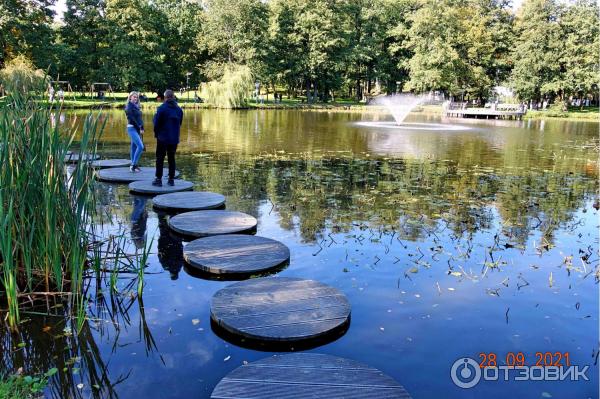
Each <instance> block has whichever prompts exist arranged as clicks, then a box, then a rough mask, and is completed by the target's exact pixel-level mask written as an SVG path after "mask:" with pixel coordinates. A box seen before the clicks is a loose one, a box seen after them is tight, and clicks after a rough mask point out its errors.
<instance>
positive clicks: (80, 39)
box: [58, 0, 111, 88]
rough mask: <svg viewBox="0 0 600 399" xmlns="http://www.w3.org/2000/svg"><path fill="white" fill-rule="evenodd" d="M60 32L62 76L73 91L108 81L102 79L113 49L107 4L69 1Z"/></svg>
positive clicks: (101, 1) (91, 1) (76, 0)
mask: <svg viewBox="0 0 600 399" xmlns="http://www.w3.org/2000/svg"><path fill="white" fill-rule="evenodd" d="M66 6H67V9H66V11H65V13H64V15H63V26H62V27H61V28H60V43H59V44H60V45H61V49H62V53H61V57H60V60H59V68H58V72H59V74H60V77H61V79H62V80H69V81H70V83H71V85H73V87H80V88H83V87H84V86H87V85H88V84H89V83H93V82H97V81H104V77H103V76H101V75H100V71H101V69H102V65H103V64H104V63H105V62H106V58H107V56H108V53H109V52H110V51H111V50H110V47H109V42H107V38H108V33H109V29H108V25H107V21H106V19H105V13H106V1H105V0H67V1H66Z"/></svg>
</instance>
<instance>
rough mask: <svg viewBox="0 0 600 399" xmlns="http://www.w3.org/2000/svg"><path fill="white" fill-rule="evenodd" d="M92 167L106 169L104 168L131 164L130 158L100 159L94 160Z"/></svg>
mask: <svg viewBox="0 0 600 399" xmlns="http://www.w3.org/2000/svg"><path fill="white" fill-rule="evenodd" d="M91 165H92V168H97V169H104V168H122V167H125V166H129V165H131V161H130V160H129V159H124V158H123V159H99V160H97V161H92V163H91Z"/></svg>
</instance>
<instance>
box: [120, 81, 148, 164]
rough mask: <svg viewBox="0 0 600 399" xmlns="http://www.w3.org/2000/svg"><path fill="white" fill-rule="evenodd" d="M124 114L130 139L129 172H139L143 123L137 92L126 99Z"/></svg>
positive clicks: (142, 143) (142, 147)
mask: <svg viewBox="0 0 600 399" xmlns="http://www.w3.org/2000/svg"><path fill="white" fill-rule="evenodd" d="M125 114H126V115H127V134H128V135H129V138H130V139H131V151H130V157H131V166H130V167H129V170H130V171H131V172H132V173H134V172H140V171H141V169H140V167H139V166H138V163H139V161H140V157H141V156H142V151H144V141H143V140H142V137H143V134H144V121H143V120H142V110H141V109H140V95H139V93H138V92H137V91H132V92H131V93H129V97H127V105H126V106H125Z"/></svg>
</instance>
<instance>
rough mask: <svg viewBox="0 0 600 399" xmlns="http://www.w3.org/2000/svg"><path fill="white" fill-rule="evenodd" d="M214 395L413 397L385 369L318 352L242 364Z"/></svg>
mask: <svg viewBox="0 0 600 399" xmlns="http://www.w3.org/2000/svg"><path fill="white" fill-rule="evenodd" d="M211 398H212V399H225V398H227V399H236V398H238V399H242V398H243V399H267V398H268V399H273V398H294V399H305V398H328V399H329V398H344V399H359V398H360V399H363V398H377V399H410V395H409V394H408V392H406V390H405V389H404V388H403V387H402V385H400V384H398V383H397V382H396V381H395V380H394V379H392V378H391V377H389V376H387V375H385V374H384V373H383V372H381V371H379V370H377V369H375V368H373V367H369V366H366V365H364V364H361V363H358V362H356V361H354V360H350V359H344V358H341V357H335V356H329V355H321V354H316V353H293V354H287V355H276V356H272V357H269V358H266V359H261V360H259V361H256V362H252V363H249V364H245V365H243V366H240V367H238V368H237V369H235V370H233V371H232V372H231V373H229V374H228V375H227V376H226V377H225V378H223V379H222V380H221V381H220V382H219V383H218V384H217V386H216V387H215V389H214V390H213V392H212V395H211Z"/></svg>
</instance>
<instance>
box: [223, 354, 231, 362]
mask: <svg viewBox="0 0 600 399" xmlns="http://www.w3.org/2000/svg"><path fill="white" fill-rule="evenodd" d="M229 359H231V355H230V356H227V357H226V358H225V359H223V361H224V362H226V361H228V360H229Z"/></svg>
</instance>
